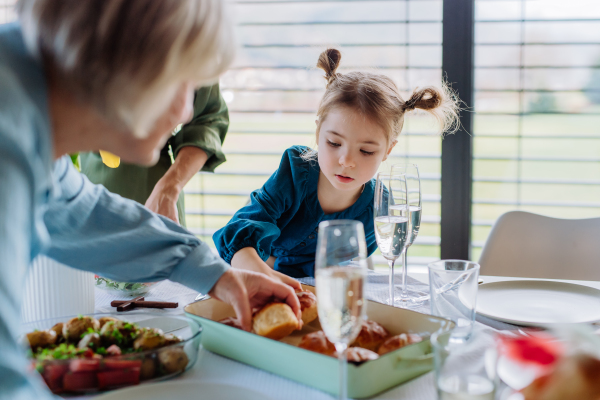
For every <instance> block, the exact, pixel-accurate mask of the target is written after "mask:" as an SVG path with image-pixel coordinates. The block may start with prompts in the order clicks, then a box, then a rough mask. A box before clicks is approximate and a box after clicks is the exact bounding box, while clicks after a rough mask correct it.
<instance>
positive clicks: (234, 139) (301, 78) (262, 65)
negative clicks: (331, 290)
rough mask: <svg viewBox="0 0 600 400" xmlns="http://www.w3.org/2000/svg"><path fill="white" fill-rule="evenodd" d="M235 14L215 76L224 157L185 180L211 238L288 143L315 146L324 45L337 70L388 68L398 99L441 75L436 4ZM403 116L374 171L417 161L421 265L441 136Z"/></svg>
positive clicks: (251, 6)
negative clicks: (230, 44)
mask: <svg viewBox="0 0 600 400" xmlns="http://www.w3.org/2000/svg"><path fill="white" fill-rule="evenodd" d="M234 11H235V14H236V20H237V24H236V30H237V36H238V40H239V42H240V43H239V49H238V55H237V59H236V62H235V64H234V66H233V68H232V69H231V70H230V71H229V72H227V73H226V74H225V75H224V76H223V78H222V80H221V88H222V91H223V96H224V97H225V99H226V100H227V101H228V106H229V108H230V116H231V127H230V130H229V133H228V135H227V138H226V140H225V146H224V149H225V153H226V155H227V162H226V163H225V164H223V165H222V166H220V167H219V168H218V169H217V173H216V174H214V175H213V174H204V173H201V174H199V175H198V176H197V177H195V178H194V180H193V181H192V182H191V183H190V184H189V185H188V186H187V187H186V213H187V222H188V226H189V227H190V228H191V229H192V231H193V232H195V233H196V234H198V235H199V236H200V237H201V238H202V239H204V240H206V241H207V242H208V243H210V244H212V238H211V235H212V233H213V232H214V231H215V230H217V229H218V228H220V227H222V226H223V225H225V224H226V223H227V221H229V219H230V217H231V215H232V214H233V213H234V212H235V211H237V210H238V209H239V208H240V207H242V206H243V205H244V204H245V203H246V202H247V201H248V196H249V194H250V192H251V191H252V190H254V189H257V188H259V187H261V186H262V184H263V183H264V182H265V180H266V179H267V178H268V177H269V176H270V175H271V174H272V173H273V172H274V171H275V169H276V168H277V166H278V165H279V161H280V158H281V155H282V153H283V151H284V150H285V149H286V148H288V147H290V146H292V145H294V144H301V145H308V146H314V144H315V116H316V110H317V106H318V103H319V100H320V98H321V96H322V94H323V93H324V89H325V80H324V79H323V72H322V71H321V70H318V69H316V68H315V65H316V63H317V58H318V56H319V54H320V53H321V52H322V51H323V50H325V49H326V48H327V47H328V46H334V47H336V48H338V49H340V50H341V52H342V63H341V68H340V72H342V73H344V72H346V71H350V70H355V69H362V70H364V69H369V70H377V71H379V72H381V73H385V74H388V75H389V76H391V77H392V78H393V79H394V80H395V82H396V83H397V85H398V86H399V88H401V90H402V93H403V95H405V96H406V95H408V93H409V92H410V91H411V90H412V89H413V88H414V87H416V86H424V85H431V84H435V85H439V84H440V82H441V42H442V40H441V36H442V29H441V15H442V2H441V1H429V0H418V1H414V0H413V1H369V0H363V1H360V0H359V1H319V2H317V1H240V2H237V3H235V4H234ZM406 121H407V122H406V123H405V127H404V130H403V132H402V135H401V137H400V141H399V143H398V145H397V146H396V147H395V149H394V151H393V153H392V157H390V159H389V161H387V162H385V163H384V164H382V166H381V168H380V170H384V169H389V167H390V166H391V164H392V163H395V162H405V161H407V160H408V161H410V162H415V163H417V164H418V165H419V167H420V170H421V176H422V180H423V185H422V186H423V193H424V208H423V210H424V216H423V223H422V224H421V233H420V235H419V237H418V239H417V242H416V244H415V245H413V246H412V247H411V249H410V251H409V258H410V263H411V264H425V263H427V262H428V261H430V260H433V259H439V253H440V251H439V242H440V240H439V232H440V227H439V222H440V203H439V202H440V164H441V163H440V149H441V140H440V138H439V136H438V135H436V134H435V133H434V126H433V125H432V121H431V120H430V119H428V118H427V117H423V116H420V115H417V116H412V118H411V117H407V120H406ZM378 261H379V262H382V261H383V260H382V259H381V258H378Z"/></svg>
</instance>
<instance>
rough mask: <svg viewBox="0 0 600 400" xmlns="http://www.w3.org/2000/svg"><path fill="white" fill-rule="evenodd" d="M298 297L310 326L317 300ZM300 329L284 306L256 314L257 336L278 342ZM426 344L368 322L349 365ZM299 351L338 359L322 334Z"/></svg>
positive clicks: (233, 322) (308, 338) (229, 321)
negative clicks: (418, 344) (302, 350)
mask: <svg viewBox="0 0 600 400" xmlns="http://www.w3.org/2000/svg"><path fill="white" fill-rule="evenodd" d="M296 295H297V296H298V299H299V300H300V306H301V310H302V321H303V324H304V325H306V324H309V323H311V322H312V321H313V320H315V319H316V318H317V317H318V315H317V298H316V297H315V295H314V293H312V292H310V291H302V292H297V293H296ZM219 322H221V323H222V324H225V325H229V326H232V327H234V328H238V329H241V324H240V323H239V321H238V320H237V319H236V318H234V317H227V318H224V319H222V320H220V321H219ZM300 327H301V325H300V324H299V321H298V319H297V318H296V316H295V315H294V313H293V312H292V309H291V307H290V306H288V305H287V304H283V303H271V304H268V305H266V306H265V307H263V308H262V309H260V310H256V312H255V313H254V317H253V319H252V332H253V333H256V334H257V335H260V336H264V337H267V338H270V339H275V340H279V339H283V338H285V337H286V336H288V335H290V334H291V333H292V332H294V331H296V330H297V329H300ZM422 340H423V339H422V338H421V336H420V335H417V334H415V333H402V334H400V335H394V336H392V335H390V333H389V332H388V331H387V330H386V329H385V328H384V327H383V326H381V325H380V324H378V323H377V322H375V321H371V320H366V321H363V324H362V327H361V330H360V332H359V333H358V335H357V337H356V339H355V340H354V342H353V343H351V345H350V346H351V347H350V348H349V349H348V351H347V357H348V361H350V362H354V363H362V362H366V361H369V360H375V359H377V358H379V356H380V355H384V354H386V353H389V352H391V351H394V350H397V349H400V348H402V347H405V346H408V345H411V344H414V343H419V342H421V341H422ZM298 347H300V348H303V349H306V350H310V351H314V352H317V353H320V354H325V355H328V356H331V357H337V356H338V354H337V352H336V351H335V346H334V345H333V343H331V342H330V341H329V340H327V337H326V336H325V333H324V332H323V331H321V330H318V331H315V332H311V333H308V334H306V335H304V336H303V337H302V340H301V342H300V344H299V345H298Z"/></svg>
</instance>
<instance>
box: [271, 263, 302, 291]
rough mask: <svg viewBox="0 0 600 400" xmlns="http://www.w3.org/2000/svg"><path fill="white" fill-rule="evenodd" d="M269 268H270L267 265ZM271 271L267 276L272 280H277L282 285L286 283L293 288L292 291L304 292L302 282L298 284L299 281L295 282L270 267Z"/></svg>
mask: <svg viewBox="0 0 600 400" xmlns="http://www.w3.org/2000/svg"><path fill="white" fill-rule="evenodd" d="M265 265H266V264H265ZM267 267H269V266H268V265H267ZM269 269H270V271H268V272H267V274H268V275H269V276H270V277H271V278H273V279H275V280H277V281H279V282H281V283H285V284H286V285H288V286H291V287H292V289H294V290H296V291H302V285H301V284H300V282H298V281H297V280H295V279H294V278H292V277H291V276H287V275H286V274H282V273H281V272H279V271H275V270H273V269H271V268H270V267H269Z"/></svg>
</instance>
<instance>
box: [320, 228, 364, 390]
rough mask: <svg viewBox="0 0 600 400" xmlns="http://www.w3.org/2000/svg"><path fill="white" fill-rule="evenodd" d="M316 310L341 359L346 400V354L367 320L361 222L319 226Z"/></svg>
mask: <svg viewBox="0 0 600 400" xmlns="http://www.w3.org/2000/svg"><path fill="white" fill-rule="evenodd" d="M315 277H316V289H317V298H318V299H319V302H318V303H317V310H318V313H319V322H320V323H321V327H322V328H323V332H325V336H327V339H329V340H330V341H331V342H332V343H333V344H334V345H335V349H336V351H337V353H338V359H339V377H340V388H339V399H344V400H345V399H346V398H347V368H348V365H347V360H346V350H347V348H348V345H349V344H350V343H352V342H353V341H354V339H355V338H356V336H357V335H358V333H359V332H360V328H361V326H362V321H363V320H364V319H365V318H366V300H365V282H366V280H367V279H366V278H367V244H366V241H365V230H364V227H363V224H362V223H361V222H360V221H350V220H333V221H323V222H321V223H320V224H319V237H318V240H317V252H316V259H315Z"/></svg>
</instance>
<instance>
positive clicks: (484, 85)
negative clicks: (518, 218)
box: [471, 0, 600, 260]
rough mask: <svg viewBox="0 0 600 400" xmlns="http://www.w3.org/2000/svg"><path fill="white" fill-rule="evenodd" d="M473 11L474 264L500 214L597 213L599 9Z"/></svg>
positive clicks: (528, 3)
mask: <svg viewBox="0 0 600 400" xmlns="http://www.w3.org/2000/svg"><path fill="white" fill-rule="evenodd" d="M475 5H476V8H475V11H476V14H475V18H476V24H475V99H476V100H475V104H474V106H475V112H476V113H475V116H474V132H473V133H474V152H473V154H474V157H473V158H474V159H473V209H472V210H473V223H472V248H473V250H472V256H471V258H472V259H473V260H477V259H479V254H480V252H481V247H482V246H483V244H484V242H485V239H486V238H487V235H488V233H489V231H490V229H491V226H492V224H493V222H494V221H495V220H496V219H497V218H498V217H499V216H500V215H501V214H502V213H504V212H506V211H510V210H516V209H518V210H524V211H530V212H534V213H538V214H544V215H549V216H553V217H557V218H586V217H596V216H599V215H600V3H598V2H597V1H586V0H573V1H569V2H563V1H557V0H544V1H536V0H509V1H489V0H487V1H486V0H477V1H476V2H475Z"/></svg>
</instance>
